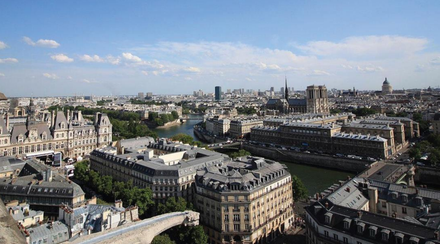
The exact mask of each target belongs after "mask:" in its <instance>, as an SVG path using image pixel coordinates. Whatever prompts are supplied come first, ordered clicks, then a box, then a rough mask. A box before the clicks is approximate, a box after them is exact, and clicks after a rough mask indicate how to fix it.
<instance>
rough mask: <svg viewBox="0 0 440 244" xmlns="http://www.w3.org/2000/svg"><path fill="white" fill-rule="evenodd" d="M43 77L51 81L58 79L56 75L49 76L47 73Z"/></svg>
mask: <svg viewBox="0 0 440 244" xmlns="http://www.w3.org/2000/svg"><path fill="white" fill-rule="evenodd" d="M43 76H44V77H46V78H48V79H52V80H56V79H58V78H59V77H58V76H57V75H56V74H49V73H44V74H43Z"/></svg>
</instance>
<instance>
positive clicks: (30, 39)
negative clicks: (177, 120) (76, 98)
mask: <svg viewBox="0 0 440 244" xmlns="http://www.w3.org/2000/svg"><path fill="white" fill-rule="evenodd" d="M439 30H440V1H435V0H432V1H406V0H398V1H391V0H390V1H382V0H381V1H373V0H372V1H344V0H338V1H331V0H328V1H293V0H290V1H258V0H253V1H191V0H188V1H177V0H176V1H134V0H132V1H111V0H107V1H98V0H96V1H81V0H78V1H44V0H42V1H1V2H0V92H3V93H4V94H5V95H6V96H7V97H17V96H18V97H29V96H34V97H37V96H72V95H91V94H93V95H130V94H133V95H134V94H137V93H138V92H153V93H154V94H190V93H192V92H193V91H196V90H199V89H200V90H203V91H205V92H214V87H215V86H221V87H222V90H226V89H238V88H244V89H255V90H258V89H261V90H268V89H269V88H270V87H272V86H273V87H275V89H276V90H279V88H280V87H282V86H284V78H285V77H287V80H288V86H289V87H294V89H295V90H304V89H305V88H306V86H307V85H312V84H315V85H326V86H327V88H329V89H331V88H337V89H350V88H353V87H355V88H356V89H359V90H380V89H381V85H382V82H383V81H384V79H385V77H387V78H388V81H389V82H390V83H391V85H392V86H393V88H394V89H410V88H427V87H429V86H431V87H439V85H440V45H439V43H440V31H439Z"/></svg>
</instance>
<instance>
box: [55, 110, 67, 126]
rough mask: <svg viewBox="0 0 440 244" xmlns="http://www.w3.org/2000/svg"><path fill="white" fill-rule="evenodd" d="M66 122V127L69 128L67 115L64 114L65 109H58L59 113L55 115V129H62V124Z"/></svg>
mask: <svg viewBox="0 0 440 244" xmlns="http://www.w3.org/2000/svg"><path fill="white" fill-rule="evenodd" d="M62 123H64V126H65V127H64V129H67V125H68V123H67V119H66V116H65V115H64V112H63V111H58V112H57V115H56V117H55V125H54V129H55V130H59V129H61V124H62Z"/></svg>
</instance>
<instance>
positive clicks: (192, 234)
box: [179, 225, 208, 244]
mask: <svg viewBox="0 0 440 244" xmlns="http://www.w3.org/2000/svg"><path fill="white" fill-rule="evenodd" d="M180 229H181V230H180V231H179V233H180V235H179V237H180V238H179V239H180V243H194V244H206V243H208V236H207V235H206V233H205V231H204V230H203V227H202V226H200V225H198V226H192V227H189V226H182V227H181V228H180Z"/></svg>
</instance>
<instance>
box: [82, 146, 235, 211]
mask: <svg viewBox="0 0 440 244" xmlns="http://www.w3.org/2000/svg"><path fill="white" fill-rule="evenodd" d="M124 144H125V145H126V147H124V150H123V153H122V154H115V153H114V152H107V151H106V150H95V151H93V152H92V153H91V154H90V168H91V169H92V170H95V171H97V172H99V173H100V174H102V175H110V176H112V177H113V179H115V180H117V181H128V180H133V185H135V186H137V187H141V188H144V187H149V188H151V190H152V191H153V199H154V200H155V201H156V202H157V203H160V202H165V201H166V199H167V198H168V197H183V198H185V199H186V200H187V201H189V202H192V201H193V197H194V180H195V175H196V171H197V170H198V169H201V168H203V167H206V166H210V165H215V164H220V163H222V162H224V161H225V160H227V159H228V157H227V156H226V155H223V154H220V153H217V152H213V151H209V150H205V149H201V148H197V147H192V146H188V145H182V144H168V143H167V142H166V141H160V142H159V143H155V142H154V141H153V140H143V139H136V138H135V139H129V140H124ZM112 151H114V150H112Z"/></svg>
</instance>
